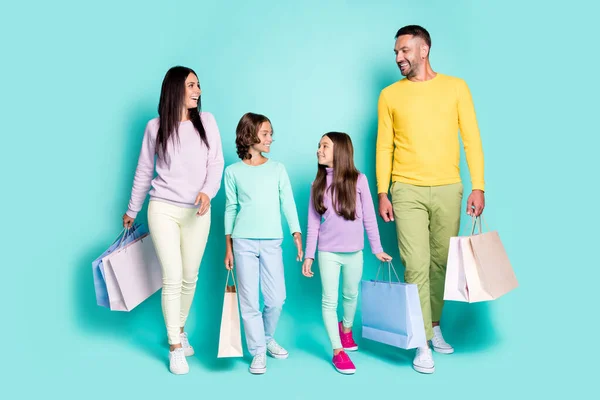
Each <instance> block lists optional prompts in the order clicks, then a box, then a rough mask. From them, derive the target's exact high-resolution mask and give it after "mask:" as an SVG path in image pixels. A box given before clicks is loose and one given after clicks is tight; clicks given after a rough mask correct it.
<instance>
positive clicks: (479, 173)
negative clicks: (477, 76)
mask: <svg viewBox="0 0 600 400" xmlns="http://www.w3.org/2000/svg"><path fill="white" fill-rule="evenodd" d="M458 126H459V129H460V136H461V138H462V141H463V145H464V147H465V155H466V157H467V165H468V166H469V173H470V174H471V185H472V189H473V190H475V189H479V190H484V189H485V182H484V178H483V147H482V144H481V137H480V135H479V127H478V125H477V118H476V116H475V107H474V105H473V99H472V97H471V92H470V90H469V87H468V86H467V83H466V82H465V81H464V80H462V79H460V80H459V83H458Z"/></svg>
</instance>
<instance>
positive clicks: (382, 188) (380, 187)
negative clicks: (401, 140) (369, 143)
mask: <svg viewBox="0 0 600 400" xmlns="http://www.w3.org/2000/svg"><path fill="white" fill-rule="evenodd" d="M393 160H394V128H393V121H392V114H391V112H390V108H389V106H388V103H387V101H386V98H385V94H384V93H383V92H381V94H380V95H379V102H378V104H377V143H376V152H375V170H376V171H375V176H376V177H377V193H387V192H388V189H389V187H390V180H391V178H392V163H393Z"/></svg>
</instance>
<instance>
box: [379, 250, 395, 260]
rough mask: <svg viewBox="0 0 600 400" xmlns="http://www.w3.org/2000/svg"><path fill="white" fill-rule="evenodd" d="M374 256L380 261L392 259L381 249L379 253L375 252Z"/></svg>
mask: <svg viewBox="0 0 600 400" xmlns="http://www.w3.org/2000/svg"><path fill="white" fill-rule="evenodd" d="M375 257H377V259H378V260H379V261H382V262H387V261H392V257H390V256H389V255H388V254H386V253H385V252H383V251H382V252H381V253H377V254H375Z"/></svg>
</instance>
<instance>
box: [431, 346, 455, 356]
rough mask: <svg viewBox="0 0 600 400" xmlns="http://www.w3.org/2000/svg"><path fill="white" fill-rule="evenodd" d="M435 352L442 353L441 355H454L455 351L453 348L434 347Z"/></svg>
mask: <svg viewBox="0 0 600 400" xmlns="http://www.w3.org/2000/svg"><path fill="white" fill-rule="evenodd" d="M433 351H435V352H436V353H440V354H452V353H454V349H453V348H449V349H444V348H442V347H435V346H433Z"/></svg>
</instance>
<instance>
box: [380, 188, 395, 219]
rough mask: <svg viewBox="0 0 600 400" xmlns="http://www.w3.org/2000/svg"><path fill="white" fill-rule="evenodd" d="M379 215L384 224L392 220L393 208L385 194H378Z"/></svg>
mask: <svg viewBox="0 0 600 400" xmlns="http://www.w3.org/2000/svg"><path fill="white" fill-rule="evenodd" d="M379 215H380V216H381V218H383V220H384V221H385V222H390V221H393V220H394V208H393V207H392V203H391V202H390V199H388V197H387V193H379Z"/></svg>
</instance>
